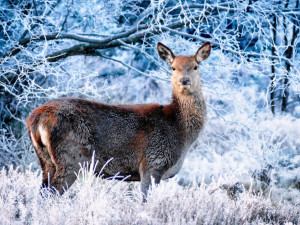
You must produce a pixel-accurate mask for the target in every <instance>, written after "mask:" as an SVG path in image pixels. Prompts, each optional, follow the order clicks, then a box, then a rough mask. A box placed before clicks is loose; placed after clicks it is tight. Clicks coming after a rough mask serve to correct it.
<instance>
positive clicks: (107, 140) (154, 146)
mask: <svg viewBox="0 0 300 225" xmlns="http://www.w3.org/2000/svg"><path fill="white" fill-rule="evenodd" d="M27 125H28V128H29V133H31V136H32V137H33V138H34V139H35V140H36V142H37V143H38V144H39V145H45V146H46V145H47V144H50V145H51V147H52V149H53V151H54V153H55V154H56V155H61V156H63V155H64V154H67V155H68V157H72V154H74V155H75V154H82V155H83V156H85V157H89V158H90V157H91V156H92V153H93V151H95V155H96V159H97V160H99V164H100V165H99V167H101V166H103V165H104V164H105V163H106V162H107V161H108V160H109V159H111V158H113V160H112V161H111V162H110V163H109V164H108V166H107V167H106V169H105V170H104V172H105V173H107V175H115V174H116V173H119V172H120V173H121V174H122V175H129V174H131V179H132V180H139V173H138V169H139V164H140V162H141V160H142V159H143V158H146V159H147V161H148V163H149V164H151V163H154V164H161V165H157V166H162V167H169V166H172V164H174V162H176V161H177V160H178V159H179V158H180V154H179V152H180V151H178V148H182V147H183V140H181V135H180V128H179V127H178V124H177V122H176V115H175V109H174V108H173V106H172V105H169V106H161V105H157V104H151V105H133V106H112V105H106V104H100V103H96V102H91V101H87V100H83V99H75V98H62V99H57V100H54V101H51V102H48V103H46V104H44V105H43V106H41V107H39V108H37V109H35V110H34V111H33V112H32V113H31V115H30V116H29V118H28V120H27ZM41 131H42V132H41ZM43 132H44V133H43ZM43 135H44V136H47V137H49V143H43V141H44V142H47V139H46V138H45V137H43ZM77 148H80V149H81V152H80V153H78V152H77V150H76V149H77ZM176 150H177V151H176ZM62 158H66V157H65V156H64V157H62ZM74 158H76V159H77V158H78V157H75V156H74ZM74 163H76V162H74Z"/></svg>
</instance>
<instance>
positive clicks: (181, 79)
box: [180, 77, 191, 85]
mask: <svg viewBox="0 0 300 225" xmlns="http://www.w3.org/2000/svg"><path fill="white" fill-rule="evenodd" d="M180 82H181V83H182V85H188V84H190V82H191V81H190V78H188V77H183V78H180Z"/></svg>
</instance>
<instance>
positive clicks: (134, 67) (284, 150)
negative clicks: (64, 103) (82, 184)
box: [0, 0, 300, 224]
mask: <svg viewBox="0 0 300 225" xmlns="http://www.w3.org/2000/svg"><path fill="white" fill-rule="evenodd" d="M0 2H1V4H0V167H1V168H2V167H3V171H2V175H1V176H3V177H7V176H8V175H9V172H8V171H10V170H12V168H11V166H14V168H16V167H20V168H22V170H20V171H25V172H20V171H19V170H17V171H19V173H21V174H23V173H25V174H26V173H29V174H31V175H30V176H33V175H32V172H29V171H31V170H34V171H36V170H37V169H39V168H40V167H39V163H38V159H37V157H36V155H35V152H34V149H33V147H32V145H31V143H30V140H29V137H28V134H27V131H26V125H25V120H26V118H27V116H28V115H29V113H30V112H31V111H32V110H33V109H34V108H35V107H37V106H40V105H41V104H43V103H45V102H46V101H49V100H51V99H54V98H58V97H65V96H73V97H80V98H85V99H89V100H95V101H99V102H106V103H111V104H134V103H154V102H155V103H160V104H167V103H168V102H170V100H171V90H172V89H171V85H170V74H171V70H170V68H168V66H167V65H166V64H164V62H162V60H160V59H159V57H158V54H157V52H156V44H157V42H162V43H163V44H165V45H166V46H168V47H169V48H171V49H172V51H173V52H174V53H175V54H194V53H195V52H196V50H197V49H198V48H199V47H200V46H201V45H202V44H203V43H204V42H207V41H209V42H211V44H212V53H211V55H210V57H209V58H208V59H207V60H206V61H205V62H203V64H202V65H200V76H201V80H202V83H203V91H204V93H205V97H206V101H207V104H208V122H207V124H206V127H205V129H204V131H203V133H202V135H201V136H200V137H199V139H198V140H197V141H196V143H195V144H194V146H193V148H192V149H191V151H190V153H189V155H188V156H187V159H186V160H185V163H184V166H183V168H182V170H181V171H180V173H179V174H178V175H177V176H176V177H175V178H174V179H177V181H178V182H177V183H179V184H180V185H181V186H182V187H188V186H190V185H192V184H194V183H195V182H196V183H197V184H201V183H205V184H206V185H209V184H215V183H214V182H216V180H222V179H224V180H223V183H222V184H220V185H221V186H222V185H225V186H222V187H224V188H225V189H226V188H227V190H229V189H230V187H232V188H236V187H237V186H238V187H239V186H240V185H242V186H243V187H244V188H246V189H247V190H249V189H250V190H252V192H253V193H255V194H261V195H263V196H265V197H266V198H269V199H270V201H271V202H272V204H278V202H280V201H283V202H286V204H287V205H292V206H294V207H297V209H299V207H300V172H299V171H300V139H299V137H300V129H299V128H300V72H299V70H300V65H299V63H298V62H299V50H300V43H299V39H300V35H299V30H300V27H299V25H300V7H299V0H282V1H279V0H261V1H257V0H245V1H242V0H231V1H229V0H228V1H226V0H219V1H210V0H206V1H200V0H199V1H188V0H186V1H175V0H151V1H142V0H108V1H103V0H88V1H83V0H66V1H62V0H45V1H41V0H1V1H0ZM9 168H10V169H9ZM11 173H16V171H11ZM4 174H6V175H4ZM21 174H19V175H18V176H21ZM34 176H36V177H35V178H37V179H36V181H34V182H33V183H34V184H35V185H36V186H38V182H39V179H40V178H39V175H38V174H35V175H34ZM3 179H4V178H3ZM7 179H8V180H9V179H12V178H8V177H7ZM18 179H21V178H18ZM18 179H16V180H18ZM40 180H41V179H40ZM172 182H173V181H172ZM220 182H221V181H220ZM7 185H8V184H7ZM166 185H168V184H166ZM174 185H175V184H174ZM25 186H26V185H25ZM2 187H5V188H7V186H5V185H4V186H2ZM176 187H177V186H176ZM250 187H251V188H250ZM5 188H3V189H0V190H4V189H5ZM224 188H223V190H224ZM161 189H163V187H161ZM179 189H180V188H177V189H176V190H179ZM12 190H15V189H12ZM18 190H19V189H18ZM231 190H232V189H231ZM206 191H207V190H206ZM12 193H14V194H15V195H16V196H15V198H18V197H17V196H18V195H17V194H16V192H12ZM201 193H204V192H201ZM2 195H3V196H4V197H3V198H2V199H5V198H6V197H7V196H6V195H5V194H4V193H2V192H1V194H0V196H2ZM5 196H6V197H5ZM187 198H188V197H187ZM0 199H1V198H0ZM13 199H14V198H13ZM161 199H163V196H162V198H159V200H161ZM247 199H249V198H248V197H247ZM49 201H50V200H49ZM51 201H54V200H51ZM120 201H121V200H120ZM122 201H123V200H122ZM11 202H12V205H13V206H12V207H15V205H14V203H13V202H14V201H11ZM0 203H1V202H0ZM22 204H23V203H22ZM24 204H25V203H24ZM51 204H52V203H51ZM70 204H71V203H70ZM126 204H128V202H127V203H126ZM226 204H227V203H224V205H225V206H226ZM3 206H5V201H4V202H3ZM268 207H269V206H268ZM144 210H145V211H147V210H146V209H144ZM151 210H152V209H151ZM25 214H26V213H25ZM295 215H298V218H299V210H298V214H297V213H295ZM229 217H230V216H229ZM188 218H190V217H188ZM191 218H192V219H193V218H194V217H193V216H191ZM247 218H248V217H247ZM291 218H292V217H291ZM293 218H294V217H293ZM295 218H296V217H295ZM277 219H278V218H277ZM167 221H169V222H167V223H171V222H170V220H167ZM293 221H296V219H294V220H293ZM173 222H174V221H173ZM153 223H154V224H155V223H158V222H153ZM295 223H296V222H295Z"/></svg>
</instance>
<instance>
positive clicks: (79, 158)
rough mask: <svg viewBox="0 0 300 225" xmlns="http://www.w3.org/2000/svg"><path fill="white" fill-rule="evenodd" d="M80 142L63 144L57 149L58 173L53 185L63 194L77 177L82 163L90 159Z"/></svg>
mask: <svg viewBox="0 0 300 225" xmlns="http://www.w3.org/2000/svg"><path fill="white" fill-rule="evenodd" d="M86 152H87V150H86V148H84V147H83V146H80V144H61V145H60V146H58V147H57V148H56V149H55V157H56V158H55V160H56V173H55V175H54V179H53V181H52V182H51V185H52V186H53V187H54V188H56V189H57V190H58V191H59V193H60V194H63V193H64V191H65V190H67V189H68V188H69V187H70V186H71V185H72V184H73V183H74V182H75V180H76V179H77V176H76V174H75V173H78V171H79V170H80V164H79V163H83V162H87V161H89V160H90V158H89V156H90V155H89V154H84V153H86Z"/></svg>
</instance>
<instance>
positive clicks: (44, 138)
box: [39, 125, 48, 146]
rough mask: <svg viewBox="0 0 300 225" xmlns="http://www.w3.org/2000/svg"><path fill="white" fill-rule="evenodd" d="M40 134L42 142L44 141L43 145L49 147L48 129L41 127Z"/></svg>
mask: <svg viewBox="0 0 300 225" xmlns="http://www.w3.org/2000/svg"><path fill="white" fill-rule="evenodd" d="M39 132H40V135H41V141H42V143H43V145H45V146H48V133H47V131H46V129H45V128H44V127H42V125H40V126H39Z"/></svg>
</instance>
